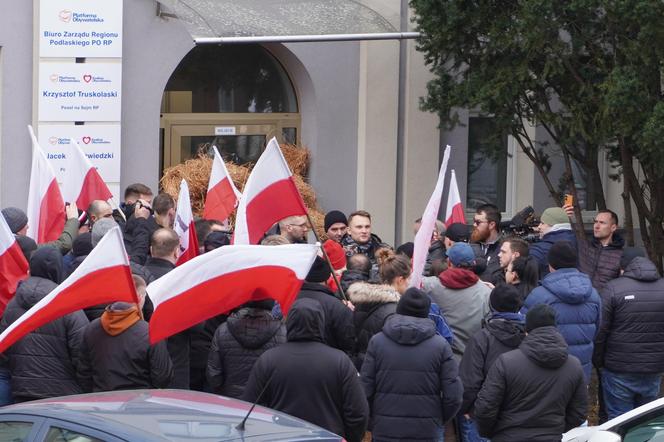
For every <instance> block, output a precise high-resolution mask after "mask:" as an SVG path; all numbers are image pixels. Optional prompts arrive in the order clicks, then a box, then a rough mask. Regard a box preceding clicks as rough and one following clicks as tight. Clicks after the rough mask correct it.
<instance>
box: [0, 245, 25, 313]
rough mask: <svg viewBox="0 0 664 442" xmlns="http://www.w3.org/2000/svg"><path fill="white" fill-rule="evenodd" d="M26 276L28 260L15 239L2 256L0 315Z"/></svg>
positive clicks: (0, 266)
mask: <svg viewBox="0 0 664 442" xmlns="http://www.w3.org/2000/svg"><path fill="white" fill-rule="evenodd" d="M26 276H28V261H26V259H25V256H24V255H23V252H22V251H21V247H19V245H18V243H17V242H16V241H14V243H13V244H12V245H11V246H9V248H8V249H7V250H5V253H3V254H2V255H1V256H0V316H2V313H3V312H4V311H5V308H6V307H7V303H8V302H9V301H10V300H11V299H12V298H13V297H14V294H15V293H16V286H17V285H18V282H19V281H20V280H22V279H24V278H25V277H26Z"/></svg>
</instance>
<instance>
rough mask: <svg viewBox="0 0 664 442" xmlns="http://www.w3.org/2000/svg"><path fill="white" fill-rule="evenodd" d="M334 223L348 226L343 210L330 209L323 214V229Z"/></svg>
mask: <svg viewBox="0 0 664 442" xmlns="http://www.w3.org/2000/svg"><path fill="white" fill-rule="evenodd" d="M336 223H343V224H344V225H346V226H348V219H347V218H346V215H344V214H343V212H340V211H338V210H332V211H330V212H327V213H326V214H325V222H324V225H325V231H326V232H327V229H329V228H330V227H331V226H332V224H336Z"/></svg>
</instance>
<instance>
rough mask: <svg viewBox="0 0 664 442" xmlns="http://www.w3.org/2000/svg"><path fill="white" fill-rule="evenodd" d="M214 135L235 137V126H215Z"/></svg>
mask: <svg viewBox="0 0 664 442" xmlns="http://www.w3.org/2000/svg"><path fill="white" fill-rule="evenodd" d="M214 134H215V135H235V126H217V127H215V128H214Z"/></svg>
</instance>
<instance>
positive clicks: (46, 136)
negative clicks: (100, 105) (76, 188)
mask: <svg viewBox="0 0 664 442" xmlns="http://www.w3.org/2000/svg"><path fill="white" fill-rule="evenodd" d="M120 133H121V130H120V125H119V124H86V125H82V126H76V125H73V124H57V125H56V124H40V125H39V128H38V136H37V138H38V140H39V144H40V145H41V147H42V149H44V152H45V153H46V157H47V158H48V159H49V160H51V164H53V169H54V171H55V175H56V177H57V180H58V181H59V182H62V178H63V176H64V174H65V173H66V172H67V167H66V160H67V155H69V154H70V153H71V150H72V149H73V148H74V146H73V145H72V144H71V143H70V141H69V138H70V137H74V139H76V141H77V142H78V144H79V146H81V149H83V151H84V152H85V154H86V155H87V157H88V158H89V159H90V162H91V163H92V165H93V166H95V167H96V168H97V170H98V171H99V175H101V177H102V179H103V180H104V181H106V182H107V183H114V182H119V181H120Z"/></svg>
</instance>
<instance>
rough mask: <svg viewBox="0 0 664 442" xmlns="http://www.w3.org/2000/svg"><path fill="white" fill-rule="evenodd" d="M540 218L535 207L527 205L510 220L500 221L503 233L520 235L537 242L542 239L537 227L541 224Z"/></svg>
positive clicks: (529, 240) (526, 239)
mask: <svg viewBox="0 0 664 442" xmlns="http://www.w3.org/2000/svg"><path fill="white" fill-rule="evenodd" d="M539 222H540V221H539V219H538V218H537V217H536V216H535V209H533V207H532V206H526V207H524V208H523V209H521V210H520V211H519V212H517V213H516V215H514V216H513V217H512V219H511V220H509V221H503V222H501V223H500V230H501V232H502V234H503V235H511V236H518V237H519V238H522V239H523V240H525V241H528V242H537V241H539V240H540V236H539V233H538V232H537V231H536V230H535V228H536V227H537V226H538V225H539Z"/></svg>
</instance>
